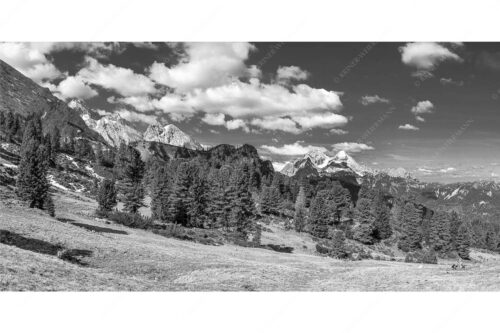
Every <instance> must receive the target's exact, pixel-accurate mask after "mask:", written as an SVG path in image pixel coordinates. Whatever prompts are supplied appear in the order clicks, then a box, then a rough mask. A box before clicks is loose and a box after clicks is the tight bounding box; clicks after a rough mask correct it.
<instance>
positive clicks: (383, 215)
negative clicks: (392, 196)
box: [373, 192, 392, 240]
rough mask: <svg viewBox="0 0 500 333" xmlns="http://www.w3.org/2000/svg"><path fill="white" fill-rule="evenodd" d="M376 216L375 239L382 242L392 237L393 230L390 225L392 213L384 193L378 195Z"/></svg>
mask: <svg viewBox="0 0 500 333" xmlns="http://www.w3.org/2000/svg"><path fill="white" fill-rule="evenodd" d="M374 215H375V222H374V223H373V226H374V228H375V230H374V231H375V232H374V235H375V238H377V239H379V240H382V239H387V238H389V237H391V235H392V228H391V223H390V211H389V208H388V207H387V204H386V203H385V200H384V195H383V193H382V192H379V193H377V196H376V197H375V207H374Z"/></svg>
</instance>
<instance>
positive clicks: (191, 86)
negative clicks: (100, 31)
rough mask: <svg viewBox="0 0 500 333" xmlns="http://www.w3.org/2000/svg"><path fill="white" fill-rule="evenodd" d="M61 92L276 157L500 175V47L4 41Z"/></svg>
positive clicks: (6, 49) (1, 54)
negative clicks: (314, 156) (347, 159)
mask: <svg viewBox="0 0 500 333" xmlns="http://www.w3.org/2000/svg"><path fill="white" fill-rule="evenodd" d="M0 59H2V60H4V61H5V62H7V63H9V64H10V65H12V66H14V67H15V68H16V69H18V70H19V71H21V72H22V73H23V74H25V75H26V76H28V77H30V78H31V79H33V80H34V81H35V82H37V83H38V84H40V85H42V86H44V87H46V88H48V89H50V90H51V91H52V92H53V93H54V94H55V95H56V96H58V97H59V98H61V99H63V100H66V101H69V100H71V99H81V100H83V101H84V102H85V103H86V104H87V105H88V106H89V107H91V108H94V109H96V110H97V111H98V112H99V113H100V114H101V115H105V114H110V113H119V114H120V115H121V116H122V117H123V118H125V119H127V120H129V121H130V122H131V123H133V124H134V126H136V127H137V128H138V129H145V128H146V127H147V126H148V125H149V124H153V123H156V122H160V123H162V124H167V123H173V124H175V125H177V126H178V127H179V128H181V129H182V130H183V131H185V132H186V133H188V134H190V135H191V136H193V137H194V138H195V139H197V140H198V141H199V142H201V143H202V144H205V145H215V144H219V143H229V144H234V145H240V144H243V143H249V144H252V145H254V146H255V147H257V149H258V150H259V152H260V154H261V155H262V156H263V157H264V158H266V159H270V160H272V161H273V162H274V164H275V166H277V167H279V166H280V165H282V164H283V163H284V162H286V161H289V160H293V159H295V158H298V157H300V156H301V155H303V154H305V153H306V152H307V151H308V150H311V149H319V150H322V151H324V152H325V153H327V154H331V155H333V154H335V153H336V152H338V151H339V150H345V151H346V152H347V153H348V154H350V155H352V156H353V157H354V158H355V159H356V160H357V161H358V162H359V163H363V164H365V165H367V166H369V167H371V168H376V169H384V168H397V167H403V168H405V169H407V170H408V171H409V172H411V173H412V174H413V175H414V176H415V177H417V178H419V179H421V180H424V181H439V182H457V181H473V180H494V181H498V180H499V177H500V131H499V130H498V126H499V123H500V122H499V120H500V114H499V106H500V44H499V43H437V42H414V43H412V42H402V43H375V42H365V43H359V42H356V43H335V42H332V43H313V42H308V43H291V42H286V43H283V42H274V43H247V42H235V43H150V42H144V43H97V42H92V43H68V42H64V43H52V42H48V43H0Z"/></svg>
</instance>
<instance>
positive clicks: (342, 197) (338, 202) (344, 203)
mask: <svg viewBox="0 0 500 333" xmlns="http://www.w3.org/2000/svg"><path fill="white" fill-rule="evenodd" d="M329 194H330V195H329V200H330V201H331V204H330V205H329V206H330V207H331V209H332V210H333V212H334V223H335V224H336V225H337V226H338V225H339V224H340V221H341V219H342V218H343V217H347V216H346V215H347V212H348V209H349V203H350V201H351V195H350V194H349V191H348V190H347V189H346V188H344V187H343V186H342V185H340V183H339V182H335V183H334V184H333V186H332V188H331V190H330V191H329Z"/></svg>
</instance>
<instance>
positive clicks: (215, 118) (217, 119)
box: [201, 113, 226, 126]
mask: <svg viewBox="0 0 500 333" xmlns="http://www.w3.org/2000/svg"><path fill="white" fill-rule="evenodd" d="M201 120H202V121H203V122H205V123H207V124H209V125H212V126H223V125H225V124H226V120H225V116H224V115H223V114H222V113H207V114H206V115H205V116H204V117H203V118H202V119H201Z"/></svg>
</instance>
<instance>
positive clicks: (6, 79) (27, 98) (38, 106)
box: [0, 60, 102, 141]
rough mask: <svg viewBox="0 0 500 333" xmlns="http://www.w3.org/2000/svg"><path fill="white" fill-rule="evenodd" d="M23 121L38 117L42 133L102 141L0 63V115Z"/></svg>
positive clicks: (64, 106)
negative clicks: (53, 131)
mask: <svg viewBox="0 0 500 333" xmlns="http://www.w3.org/2000/svg"><path fill="white" fill-rule="evenodd" d="M9 111H12V112H14V113H17V114H20V115H21V116H23V117H27V116H29V115H31V114H35V113H36V114H40V115H41V117H42V122H43V124H44V128H45V129H46V130H50V129H51V128H53V127H57V128H58V129H59V131H60V132H61V135H62V136H65V137H68V136H69V137H85V138H88V139H91V140H93V141H102V138H101V137H100V136H99V134H97V133H96V132H95V131H93V130H91V129H90V128H89V127H88V126H87V125H86V124H85V122H84V121H83V119H82V118H81V117H80V116H79V113H78V112H77V111H76V110H74V109H72V108H70V107H68V105H67V104H66V103H65V102H64V101H62V100H60V99H58V98H57V97H55V96H54V95H52V93H51V92H50V91H49V90H48V89H47V88H43V87H41V86H39V85H38V84H36V83H35V82H33V81H32V80H31V79H29V78H27V77H26V76H24V75H23V74H21V73H20V72H18V71H17V70H15V69H14V68H13V67H11V66H10V65H8V64H6V63H5V62H3V61H1V60H0V112H9Z"/></svg>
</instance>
